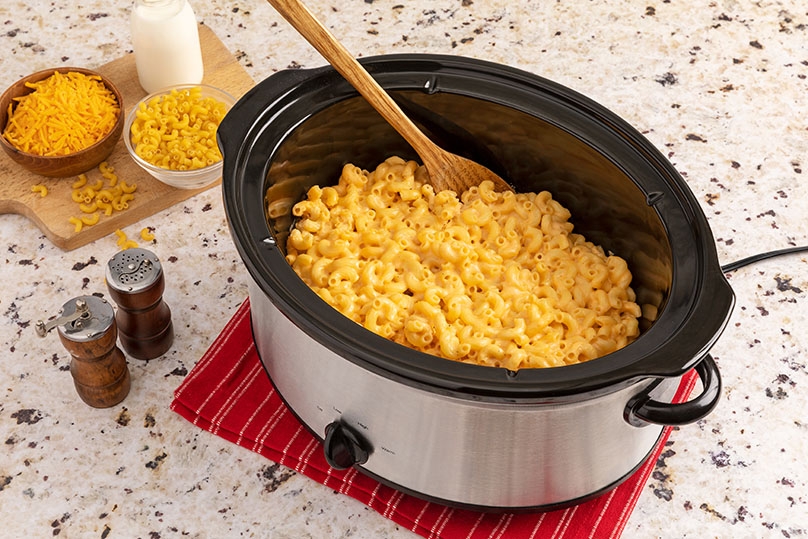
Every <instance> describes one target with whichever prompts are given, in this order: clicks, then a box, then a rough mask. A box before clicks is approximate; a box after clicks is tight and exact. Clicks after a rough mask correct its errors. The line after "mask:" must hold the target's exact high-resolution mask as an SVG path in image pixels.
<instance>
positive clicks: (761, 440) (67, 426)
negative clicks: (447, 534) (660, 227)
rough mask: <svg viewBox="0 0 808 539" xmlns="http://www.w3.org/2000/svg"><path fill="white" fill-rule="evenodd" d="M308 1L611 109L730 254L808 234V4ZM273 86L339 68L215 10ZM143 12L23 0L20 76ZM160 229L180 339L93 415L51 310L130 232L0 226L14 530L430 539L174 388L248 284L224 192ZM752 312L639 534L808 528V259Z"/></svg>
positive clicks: (16, 18)
mask: <svg viewBox="0 0 808 539" xmlns="http://www.w3.org/2000/svg"><path fill="white" fill-rule="evenodd" d="M309 4H310V5H311V8H312V10H313V11H315V12H316V13H317V14H318V15H319V16H320V17H322V18H323V19H324V20H325V21H326V23H327V25H328V26H330V27H331V28H333V29H334V30H335V31H336V32H337V33H338V34H339V35H340V36H341V37H342V38H343V41H344V43H345V44H346V46H347V47H348V49H349V50H351V51H354V52H359V51H361V52H362V55H374V54H382V53H401V52H435V53H448V54H457V55H464V56H472V57H478V58H483V59H487V60H492V61H495V62H501V63H504V64H508V65H511V66H514V67H517V68H521V69H525V70H527V71H531V72H533V73H536V74H539V75H542V76H545V77H547V78H550V79H553V80H555V81H557V82H559V83H561V84H564V85H567V86H569V87H571V88H573V89H575V90H577V91H579V92H581V93H583V94H585V95H587V96H589V97H591V98H593V99H595V100H596V101H598V102H600V103H601V104H603V105H605V106H606V107H608V108H610V109H611V110H613V111H614V112H616V113H617V114H619V115H620V116H622V117H623V118H624V119H626V120H627V121H628V122H629V123H631V124H632V125H633V126H635V127H636V128H637V129H638V130H639V131H641V132H642V133H643V134H645V135H646V136H647V137H648V139H649V140H650V141H651V142H652V143H653V144H654V145H655V146H656V147H657V148H659V149H660V150H661V151H662V152H663V153H664V154H665V155H666V156H667V157H668V158H669V159H670V161H671V162H672V163H673V165H674V166H675V167H676V168H677V169H678V170H679V171H680V172H681V174H682V175H683V177H684V178H685V179H686V181H687V183H688V185H689V186H690V188H691V190H692V191H693V192H694V194H695V195H696V197H697V199H698V201H699V202H700V204H701V207H702V209H703V210H704V212H705V213H706V215H707V217H708V219H709V222H710V225H711V227H712V230H713V233H714V236H715V241H716V244H717V249H718V254H719V257H720V260H721V262H722V264H725V263H728V262H731V261H734V260H737V259H740V258H743V257H746V256H749V255H752V254H755V253H758V252H760V251H764V250H768V249H776V248H784V247H790V246H795V245H803V244H806V243H808V223H806V218H805V216H806V213H805V210H804V201H805V200H806V199H808V187H807V186H808V182H806V181H805V180H806V178H805V175H804V173H803V170H804V169H805V168H806V167H808V131H807V130H808V123H806V118H808V99H806V97H805V96H806V95H808V80H807V77H808V47H807V46H806V43H808V30H807V29H806V25H808V13H806V10H805V8H804V6H801V4H800V2H797V1H796V0H791V1H783V2H754V3H753V2H734V1H723V0H722V1H715V2H709V3H704V4H703V5H702V6H700V7H696V6H695V5H694V4H693V3H692V2H681V1H676V0H663V1H649V2H645V3H637V2H610V1H607V0H558V1H555V2H543V1H538V0H526V1H523V2H506V1H504V0H462V1H461V0H452V1H449V0H438V1H435V2H428V3H427V2H420V3H416V2H409V1H407V0H396V1H385V0H364V1H362V0H348V1H343V2H333V1H332V2H315V1H314V0H310V1H309ZM193 5H194V8H195V11H196V15H197V18H198V19H199V20H200V21H201V22H203V23H204V24H206V25H208V26H209V27H210V28H212V29H213V30H214V32H215V33H216V34H217V35H218V36H219V38H220V39H221V40H222V41H223V42H224V43H225V44H226V46H227V47H228V48H229V50H230V51H232V53H233V55H234V56H235V57H236V58H237V59H238V61H239V62H240V63H241V64H242V65H243V66H244V68H245V69H246V70H247V71H248V73H249V74H250V75H251V76H252V77H253V79H254V80H256V81H259V80H263V79H264V78H266V77H268V76H269V75H271V74H273V73H275V72H277V71H279V70H282V69H286V68H298V67H313V66H319V65H322V64H323V63H324V62H323V60H322V59H321V58H320V57H319V55H318V54H317V53H316V52H315V51H314V50H313V49H312V48H311V47H309V46H308V45H307V44H306V43H305V42H304V41H303V40H302V39H301V38H300V37H298V36H297V34H296V33H295V32H294V31H293V30H291V28H290V27H289V26H288V25H287V24H286V23H285V22H284V21H283V20H282V19H281V18H280V17H279V16H278V15H277V14H276V13H275V12H274V10H273V9H272V8H271V7H270V6H269V4H267V3H265V2H261V1H255V2H244V1H231V2H225V1H223V0H208V1H207V2H202V1H196V2H193ZM129 13H130V5H129V2H128V1H124V2H114V3H110V2H101V1H100V0H87V1H85V2H82V3H79V4H75V3H69V2H51V1H44V0H36V1H34V2H23V1H20V0H9V1H6V2H4V3H3V4H2V6H0V49H2V50H3V51H4V52H3V55H2V57H0V87H3V88H4V87H6V86H8V85H9V84H11V83H12V82H14V81H15V80H16V79H17V78H19V77H21V76H23V75H25V74H27V73H29V72H32V71H35V70H39V69H44V68H47V67H51V66H58V65H68V64H69V65H80V66H86V67H96V66H99V65H101V64H104V63H106V62H108V61H111V60H113V59H115V58H118V57H120V56H122V55H124V54H128V53H130V52H131V42H130V35H129V26H128V21H129ZM143 226H152V227H154V229H155V233H156V236H157V241H156V243H155V244H153V245H152V246H151V247H150V248H151V249H152V250H153V251H154V252H155V253H156V254H157V255H158V257H160V258H161V260H167V259H169V258H170V259H171V260H170V261H169V262H166V263H165V266H166V267H165V272H166V283H167V289H166V292H165V299H166V301H167V302H168V303H169V305H170V306H171V307H172V310H173V312H174V313H175V319H174V321H175V332H176V338H175V341H174V346H173V348H172V349H171V350H170V351H169V352H168V353H167V354H166V355H165V356H163V357H161V358H159V359H156V360H151V361H140V360H133V359H130V360H129V367H130V370H131V373H132V390H131V392H130V394H129V396H128V397H127V398H126V400H125V401H124V402H123V403H121V404H120V405H117V406H114V407H112V408H108V409H94V408H90V407H88V406H86V405H84V404H83V403H82V402H81V401H80V400H79V399H78V397H77V395H76V393H75V390H74V388H73V384H72V380H71V376H70V373H69V370H68V365H69V359H70V358H69V356H68V354H67V352H66V351H65V349H64V348H63V347H62V346H61V344H60V343H59V341H58V339H57V338H56V336H55V335H51V336H50V337H49V338H47V339H39V338H38V337H37V336H36V335H35V334H34V331H33V324H34V322H35V321H36V320H38V319H41V318H47V317H48V316H50V315H52V314H54V313H55V312H56V311H57V310H58V308H59V307H60V306H61V305H62V304H63V303H64V302H65V301H67V300H68V299H70V298H72V297H75V296H77V295H81V294H88V293H93V292H103V291H104V290H103V288H104V282H103V266H104V263H105V261H106V260H108V259H109V258H110V257H112V256H113V255H114V254H115V253H116V252H117V249H118V247H117V245H116V237H114V236H112V237H106V238H102V239H100V240H98V241H96V242H94V243H91V244H89V245H87V246H85V247H81V248H78V249H76V250H73V251H69V252H63V251H61V250H60V249H58V248H57V247H54V246H53V245H52V244H51V243H50V242H49V240H47V239H46V238H45V236H44V235H42V234H41V233H40V232H39V231H38V229H37V228H36V227H35V225H34V224H33V223H32V222H31V221H29V220H27V219H26V218H24V217H21V216H17V215H2V216H0V249H2V262H1V263H2V271H3V284H2V291H3V293H2V295H0V311H1V312H2V319H0V343H2V345H1V346H2V352H1V354H2V361H0V391H2V397H0V432H2V442H3V443H2V445H1V446H0V455H1V456H0V522H2V528H3V531H2V533H0V534H2V535H4V536H6V537H46V536H59V537H152V538H157V537H162V538H169V537H272V538H275V539H278V538H287V537H289V538H299V537H316V538H319V537H349V536H350V537H362V538H376V539H381V538H390V539H392V538H405V537H413V534H412V533H411V532H409V531H408V530H404V529H402V528H400V527H398V526H396V525H395V524H394V523H392V522H391V521H389V520H386V519H385V518H383V517H382V516H380V515H378V514H377V513H375V512H374V511H372V510H370V509H367V508H366V507H365V506H363V505H361V504H360V503H358V502H356V501H354V500H352V499H350V498H348V497H346V496H344V495H341V494H338V493H335V492H333V491H332V490H331V489H329V488H326V487H324V486H322V485H319V484H317V483H315V482H313V481H311V480H309V479H307V478H305V477H303V476H300V475H298V474H295V473H293V472H291V471H290V470H288V469H286V468H284V467H282V466H278V465H274V464H273V463H272V462H270V461H268V460H266V459H264V458H263V457H260V456H259V455H257V454H254V453H251V452H249V451H247V450H244V449H242V448H240V447H237V446H235V445H233V444H230V443H228V442H226V441H224V440H222V439H220V438H217V437H215V436H213V435H210V434H209V433H207V432H204V431H202V430H200V429H198V428H197V427H195V426H193V425H192V424H190V423H188V422H187V421H185V420H184V419H182V418H180V417H179V416H178V415H176V414H175V413H173V412H171V411H170V410H169V403H170V402H171V398H172V392H173V390H174V389H175V388H176V387H177V385H178V384H179V383H180V381H181V380H182V379H183V377H184V376H185V375H186V374H187V373H188V372H189V371H190V370H191V368H192V367H193V365H194V363H195V362H196V361H197V360H198V358H199V357H200V356H201V355H202V354H203V353H204V352H205V350H206V349H207V347H208V346H209V345H210V343H211V342H212V340H213V339H214V338H215V337H216V335H217V334H218V332H219V331H220V330H221V328H222V326H223V325H224V323H225V322H226V320H227V319H228V318H229V317H230V316H231V315H232V314H233V312H234V310H235V308H236V307H237V306H238V305H239V304H240V303H241V302H242V301H243V299H244V298H245V297H246V295H247V274H246V271H245V270H244V268H243V266H242V264H241V261H240V258H239V256H238V254H237V253H236V251H235V248H234V246H233V242H232V241H231V238H230V235H229V231H228V228H227V224H226V222H225V217H224V212H223V209H222V203H221V196H220V192H219V190H218V189H212V190H209V191H206V192H204V193H202V194H200V195H197V196H195V197H193V198H191V199H189V200H187V201H185V202H181V203H179V204H177V205H176V206H174V207H171V208H169V209H168V210H165V211H161V212H159V213H157V214H156V215H154V216H152V217H149V218H148V219H146V220H144V221H143V222H142V223H137V224H135V225H133V226H132V227H131V230H126V231H127V232H131V233H136V232H137V231H138V230H140V228H141V227H143ZM728 277H729V281H730V283H731V285H732V287H733V289H734V291H735V293H736V296H737V304H736V307H735V309H734V312H733V314H732V317H731V319H730V321H729V324H728V327H727V329H726V331H725V332H724V333H723V335H722V336H721V337H720V339H719V340H718V341H717V342H716V344H715V345H714V347H713V349H712V352H713V355H714V357H715V359H716V362H717V363H718V365H719V368H720V370H721V373H722V377H723V382H724V389H723V396H722V399H721V401H720V404H719V406H718V407H717V408H716V410H715V411H714V412H713V413H711V414H710V415H709V416H708V417H707V418H705V419H703V420H701V421H699V422H697V423H695V424H692V425H687V426H684V427H681V428H677V429H675V430H674V432H673V433H672V435H671V437H670V440H669V443H668V447H667V448H666V450H665V452H664V453H663V457H662V458H661V459H660V461H659V462H658V465H657V468H656V470H655V472H654V473H653V476H652V478H651V479H650V481H649V483H648V484H647V486H646V488H645V490H644V492H643V494H642V496H641V497H640V499H639V503H638V505H637V507H636V509H635V511H634V513H633V514H632V516H631V518H630V521H629V523H628V526H627V527H626V530H625V532H624V537H627V538H648V537H693V538H696V537H698V538H703V537H733V538H735V537H750V538H752V537H803V536H806V535H808V496H807V495H806V492H808V471H806V470H808V467H806V466H805V460H804V459H805V457H806V455H808V419H807V418H806V411H805V410H808V367H806V361H808V336H807V335H808V332H806V331H805V330H806V325H807V323H808V315H806V313H808V297H806V294H808V257H806V255H791V256H787V257H780V258H776V259H773V260H769V261H766V262H763V263H760V264H756V265H753V266H749V267H746V268H742V269H740V270H737V271H735V272H733V273H731V274H729V275H728Z"/></svg>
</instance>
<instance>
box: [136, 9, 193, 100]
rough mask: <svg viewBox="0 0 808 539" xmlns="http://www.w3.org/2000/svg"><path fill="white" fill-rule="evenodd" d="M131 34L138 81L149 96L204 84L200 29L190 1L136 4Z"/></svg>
mask: <svg viewBox="0 0 808 539" xmlns="http://www.w3.org/2000/svg"><path fill="white" fill-rule="evenodd" d="M131 30H132V45H133V48H134V51H135V67H136V68H137V75H138V79H139V80H140V85H141V86H142V87H143V89H144V90H146V92H147V93H152V92H154V91H156V90H159V89H161V88H166V87H169V86H177V85H180V84H199V83H200V82H202V76H203V74H204V67H203V64H202V48H201V46H200V43H199V29H198V26H197V22H196V16H195V15H194V10H193V8H191V5H190V4H189V3H188V0H135V3H134V6H133V7H132V15H131Z"/></svg>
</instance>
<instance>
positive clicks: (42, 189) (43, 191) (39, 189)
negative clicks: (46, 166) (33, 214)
mask: <svg viewBox="0 0 808 539" xmlns="http://www.w3.org/2000/svg"><path fill="white" fill-rule="evenodd" d="M31 192H32V193H39V196H40V198H41V197H44V196H47V194H48V188H47V187H46V186H44V185H42V184H37V185H32V186H31Z"/></svg>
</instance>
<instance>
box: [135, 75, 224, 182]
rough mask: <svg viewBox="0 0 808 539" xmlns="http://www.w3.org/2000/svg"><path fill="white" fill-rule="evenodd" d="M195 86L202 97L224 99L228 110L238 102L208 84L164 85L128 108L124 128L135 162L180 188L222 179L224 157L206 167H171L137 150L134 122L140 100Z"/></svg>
mask: <svg viewBox="0 0 808 539" xmlns="http://www.w3.org/2000/svg"><path fill="white" fill-rule="evenodd" d="M196 87H199V88H201V90H202V97H212V98H214V99H216V100H217V101H220V102H221V103H224V105H225V108H226V110H227V111H229V110H230V109H231V107H232V106H233V105H234V104H235V102H236V99H235V98H234V97H233V96H232V95H230V94H229V93H227V92H225V91H224V90H221V89H219V88H216V87H214V86H209V85H206V84H181V85H178V86H172V87H171V88H163V89H162V90H158V91H156V92H154V93H151V94H149V95H147V96H146V97H144V98H143V99H141V100H140V101H138V102H137V103H136V104H135V106H134V107H132V110H130V111H129V114H128V115H127V117H126V123H125V124H124V128H123V139H124V143H125V144H126V150H127V151H128V152H129V155H130V156H131V157H132V159H133V160H134V161H135V163H137V164H138V166H140V168H142V169H143V170H145V171H146V172H148V173H149V174H151V175H152V176H153V177H154V178H156V179H157V180H159V181H161V182H163V183H165V184H166V185H170V186H171V187H176V188H179V189H200V188H202V187H206V186H208V185H210V184H212V183H213V182H215V181H216V180H218V179H220V178H221V177H222V160H221V159H220V160H219V161H217V162H216V163H213V164H212V165H208V166H206V167H202V168H197V169H191V170H171V169H168V168H163V167H159V166H156V165H153V164H151V163H149V162H147V161H146V160H145V159H143V158H142V157H140V156H139V155H137V154H136V153H135V146H134V144H133V142H132V124H133V123H134V121H135V118H136V112H137V110H138V109H139V108H140V104H141V103H148V102H149V101H151V100H152V99H154V98H155V97H161V96H165V95H169V94H170V93H171V91H172V90H177V91H182V90H186V89H190V88H196Z"/></svg>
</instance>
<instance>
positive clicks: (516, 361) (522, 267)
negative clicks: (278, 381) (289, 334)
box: [287, 157, 641, 370]
mask: <svg viewBox="0 0 808 539" xmlns="http://www.w3.org/2000/svg"><path fill="white" fill-rule="evenodd" d="M426 174H427V173H426V170H425V169H424V168H423V167H419V166H418V165H417V164H416V163H415V162H414V161H407V162H405V161H404V160H402V159H400V158H397V157H392V158H390V159H388V160H386V161H385V162H384V163H382V164H381V165H379V167H378V168H377V169H376V170H375V171H373V172H367V171H363V170H361V169H359V168H357V167H355V166H353V165H346V166H345V167H344V168H343V171H342V175H341V177H340V179H339V183H338V184H337V185H335V186H333V187H322V188H321V187H318V186H314V187H312V188H311V189H310V190H309V192H308V196H307V198H306V200H303V201H301V202H299V203H297V204H296V205H295V206H294V208H293V214H294V215H295V216H296V217H297V218H298V221H297V223H296V225H295V227H294V229H293V230H292V231H291V233H290V235H289V239H288V241H287V261H288V262H289V263H290V264H291V265H292V267H293V268H294V270H295V271H296V272H297V274H298V275H300V277H301V278H302V279H303V280H304V281H305V282H306V283H307V284H308V285H309V286H310V287H311V288H312V289H313V290H314V291H315V292H316V293H317V294H318V295H319V296H320V297H321V298H323V299H324V300H325V301H326V302H328V303H329V304H330V305H332V306H333V307H334V308H336V309H337V310H339V311H340V312H342V313H343V314H344V315H345V316H347V317H349V318H351V319H352V320H354V321H355V322H357V323H358V324H361V325H363V326H364V327H366V328H367V329H369V330H371V331H373V332H375V333H377V334H379V335H381V336H383V337H386V338H388V339H391V340H393V341H395V342H397V343H400V344H403V345H406V346H410V347H412V348H415V349H417V350H421V351H423V352H427V353H430V354H434V355H436V356H441V357H444V358H447V359H452V360H456V361H462V362H467V363H475V364H480V365H488V366H495V367H505V368H508V369H511V370H518V369H520V368H530V367H556V366H562V365H569V364H574V363H579V362H582V361H588V360H591V359H594V358H597V357H600V356H603V355H605V354H608V353H610V352H613V351H615V350H618V349H619V348H622V347H623V346H625V345H627V344H628V343H629V342H631V341H632V340H633V339H634V338H636V337H637V335H639V328H638V323H637V318H638V317H639V316H640V315H641V312H640V307H639V306H638V305H637V304H636V303H635V295H634V292H633V290H632V289H631V287H630V286H629V285H630V283H631V273H630V272H629V270H628V266H627V264H626V262H625V261H624V260H623V259H622V258H619V257H617V256H609V255H607V254H606V253H604V251H603V249H601V248H600V247H598V246H596V245H594V244H592V243H591V242H588V241H586V240H585V239H584V237H583V236H581V235H579V234H575V233H573V232H572V228H573V225H572V224H571V223H570V222H569V221H568V219H569V217H570V213H569V211H568V210H567V209H565V208H564V207H563V206H561V205H560V204H559V203H558V202H557V201H555V200H553V199H552V197H551V195H550V193H548V192H546V191H543V192H540V193H519V194H517V193H513V192H504V193H498V192H495V191H494V190H493V188H492V187H493V186H492V184H491V182H483V183H482V184H481V185H480V186H479V187H472V188H471V189H469V190H468V191H466V192H465V193H463V194H462V196H461V197H458V196H457V195H456V194H455V193H454V192H452V191H442V192H438V193H435V192H434V189H433V188H432V186H431V185H429V184H428V183H426V182H425V179H426Z"/></svg>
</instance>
